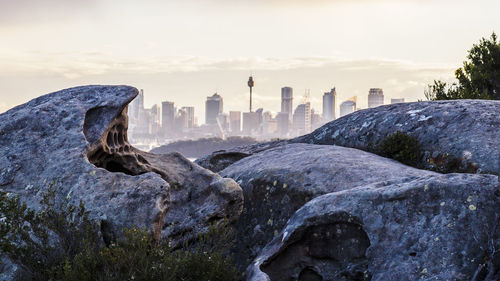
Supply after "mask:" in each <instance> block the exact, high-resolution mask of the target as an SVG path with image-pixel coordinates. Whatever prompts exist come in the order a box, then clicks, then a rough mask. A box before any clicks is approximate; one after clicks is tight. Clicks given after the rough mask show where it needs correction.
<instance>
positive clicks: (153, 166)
mask: <svg viewBox="0 0 500 281" xmlns="http://www.w3.org/2000/svg"><path fill="white" fill-rule="evenodd" d="M136 95H137V90H136V89H135V88H132V87H128V86H84V87H77V88H71V89H66V90H62V91H60V92H55V93H52V94H48V95H45V96H42V97H39V98H36V99H34V100H32V101H30V102H28V103H26V104H23V105H20V106H17V107H15V108H13V109H11V110H9V111H7V112H6V113H4V114H1V115H0V189H1V190H3V191H8V192H12V193H16V194H19V195H20V196H21V198H22V200H24V201H26V202H27V203H28V205H29V206H30V207H32V208H37V207H38V202H39V200H40V195H41V194H42V193H43V192H44V191H45V190H46V189H47V188H48V186H49V183H51V182H55V184H54V188H55V189H56V197H57V200H62V199H64V198H69V199H70V202H72V203H75V204H78V202H79V201H80V200H81V201H82V202H83V203H84V204H85V206H86V209H87V210H89V211H90V215H91V217H93V218H95V219H97V220H100V221H105V222H106V225H107V226H110V227H106V231H111V232H113V233H111V234H118V235H119V232H120V231H121V229H122V228H123V227H131V226H138V227H147V228H149V229H150V230H151V232H152V233H153V234H154V236H155V237H156V238H160V237H164V238H165V237H168V238H169V239H171V241H172V243H173V245H175V244H178V243H181V242H183V241H184V240H185V239H190V238H191V237H194V236H196V235H197V234H198V233H200V232H204V231H205V230H207V229H208V226H209V225H210V224H212V223H216V222H217V221H219V220H222V219H227V220H229V221H234V220H235V219H237V218H238V217H239V214H240V212H241V209H242V204H243V197H242V191H241V188H240V187H239V186H238V185H237V184H236V183H235V182H234V181H233V180H231V179H223V178H221V177H220V176H219V175H217V174H214V173H212V172H210V171H208V170H206V169H204V168H201V167H200V166H198V165H196V164H193V163H191V162H190V161H189V160H187V159H186V158H184V157H183V156H181V155H180V154H177V153H172V154H166V155H154V154H150V153H145V152H143V151H140V150H138V149H135V148H134V147H133V146H131V145H130V144H129V143H128V141H127V126H128V123H127V104H128V103H129V102H130V101H131V100H132V99H134V98H135V96H136Z"/></svg>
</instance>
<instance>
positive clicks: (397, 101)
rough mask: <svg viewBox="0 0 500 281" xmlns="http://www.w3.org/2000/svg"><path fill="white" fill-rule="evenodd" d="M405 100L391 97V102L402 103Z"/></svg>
mask: <svg viewBox="0 0 500 281" xmlns="http://www.w3.org/2000/svg"><path fill="white" fill-rule="evenodd" d="M404 102H405V99H404V98H400V99H391V104H393V103H404Z"/></svg>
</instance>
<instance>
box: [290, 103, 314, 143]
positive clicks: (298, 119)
mask: <svg viewBox="0 0 500 281" xmlns="http://www.w3.org/2000/svg"><path fill="white" fill-rule="evenodd" d="M293 129H294V131H295V132H296V133H297V134H299V135H300V134H307V133H309V132H310V131H311V103H309V102H306V103H303V104H299V105H298V106H297V108H295V111H294V112H293Z"/></svg>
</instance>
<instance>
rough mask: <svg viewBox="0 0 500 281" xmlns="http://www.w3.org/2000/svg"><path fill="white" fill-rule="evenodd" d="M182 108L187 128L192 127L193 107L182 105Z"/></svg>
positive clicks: (193, 121)
mask: <svg viewBox="0 0 500 281" xmlns="http://www.w3.org/2000/svg"><path fill="white" fill-rule="evenodd" d="M181 109H182V110H184V111H186V114H187V128H190V129H191V128H194V127H195V125H194V124H195V120H194V107H193V106H183V107H182V108H181Z"/></svg>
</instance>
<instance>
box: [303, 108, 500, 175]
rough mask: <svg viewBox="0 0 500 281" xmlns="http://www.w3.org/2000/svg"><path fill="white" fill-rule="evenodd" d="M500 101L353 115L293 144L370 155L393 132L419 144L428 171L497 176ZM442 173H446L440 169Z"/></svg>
mask: <svg viewBox="0 0 500 281" xmlns="http://www.w3.org/2000/svg"><path fill="white" fill-rule="evenodd" d="M499 112H500V101H493V100H452V101H426V102H413V103H398V104H391V105H384V106H379V107H376V108H370V109H365V110H360V111H356V112H354V113H351V114H349V115H346V116H344V117H342V118H339V119H337V120H334V121H332V122H330V123H328V124H326V125H324V126H322V127H321V128H319V129H317V130H316V131H314V132H312V133H311V134H309V135H305V136H302V137H299V138H296V139H294V140H293V142H304V143H314V144H335V145H341V146H346V147H354V148H359V149H363V150H370V149H371V147H374V146H376V145H377V144H379V143H380V142H381V141H382V140H383V139H384V138H385V137H387V136H389V135H391V134H394V133H396V132H397V131H400V132H403V133H406V134H408V135H411V136H413V137H415V138H417V139H418V141H419V143H420V146H421V149H422V152H423V157H422V159H421V162H420V165H422V166H423V167H426V168H429V169H436V168H440V167H445V168H446V167H447V166H452V167H455V166H456V167H463V168H464V170H466V169H469V170H474V169H475V168H476V169H477V172H482V173H492V174H496V175H500V129H499V128H500V114H499ZM444 171H445V172H447V171H446V169H444Z"/></svg>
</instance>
